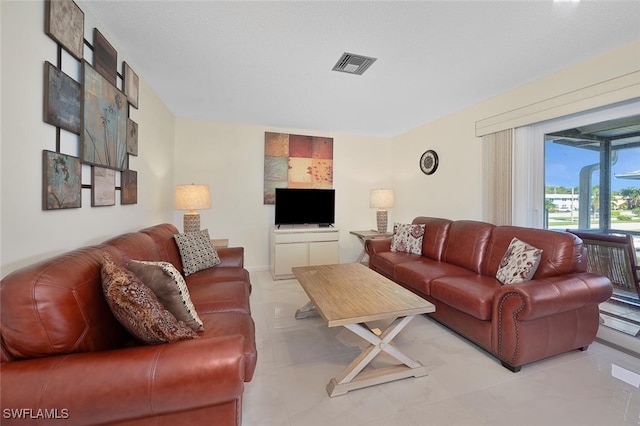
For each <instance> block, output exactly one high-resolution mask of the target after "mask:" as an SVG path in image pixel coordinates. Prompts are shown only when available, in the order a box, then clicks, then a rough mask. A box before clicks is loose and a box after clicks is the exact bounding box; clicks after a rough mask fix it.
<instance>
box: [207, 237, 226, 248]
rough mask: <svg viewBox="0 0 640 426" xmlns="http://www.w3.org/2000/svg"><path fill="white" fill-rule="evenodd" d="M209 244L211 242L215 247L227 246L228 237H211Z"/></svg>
mask: <svg viewBox="0 0 640 426" xmlns="http://www.w3.org/2000/svg"><path fill="white" fill-rule="evenodd" d="M211 244H213V246H214V247H215V248H217V249H218V248H225V247H229V239H228V238H212V239H211Z"/></svg>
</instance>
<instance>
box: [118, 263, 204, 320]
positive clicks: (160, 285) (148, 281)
mask: <svg viewBox="0 0 640 426" xmlns="http://www.w3.org/2000/svg"><path fill="white" fill-rule="evenodd" d="M127 268H128V269H129V270H130V271H131V272H133V273H134V274H135V276H136V277H138V278H140V280H141V281H142V282H143V283H144V284H145V285H146V286H147V287H149V288H150V289H151V290H153V293H154V294H155V295H156V297H157V298H158V300H159V301H160V303H162V305H163V306H164V307H165V309H166V310H168V311H169V312H171V313H172V314H173V315H174V316H175V317H176V319H177V320H178V321H182V322H184V323H185V324H186V325H187V326H188V327H189V328H191V329H192V330H194V331H202V320H201V319H200V317H198V312H197V311H196V308H195V307H194V306H193V303H192V302H191V296H190V295H189V288H188V287H187V283H185V282H184V278H182V275H181V274H180V272H178V270H177V269H176V268H175V267H174V266H173V265H172V264H170V263H169V262H147V261H140V260H132V261H130V262H129V263H128V264H127Z"/></svg>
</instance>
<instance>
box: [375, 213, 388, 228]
mask: <svg viewBox="0 0 640 426" xmlns="http://www.w3.org/2000/svg"><path fill="white" fill-rule="evenodd" d="M376 220H377V222H378V232H380V233H383V232H387V211H386V210H378V211H377V212H376Z"/></svg>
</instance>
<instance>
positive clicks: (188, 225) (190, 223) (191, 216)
mask: <svg viewBox="0 0 640 426" xmlns="http://www.w3.org/2000/svg"><path fill="white" fill-rule="evenodd" d="M182 227H183V228H184V233H185V234H186V233H189V232H198V231H199V230H200V213H197V212H196V213H185V214H184V218H183V222H182Z"/></svg>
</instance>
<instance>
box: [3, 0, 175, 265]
mask: <svg viewBox="0 0 640 426" xmlns="http://www.w3.org/2000/svg"><path fill="white" fill-rule="evenodd" d="M0 8H1V9H0V13H1V15H2V16H1V18H2V34H1V39H2V122H1V128H2V134H1V138H2V139H1V140H0V143H1V180H2V181H1V185H2V186H1V188H2V196H1V203H2V205H1V224H0V236H1V240H2V241H1V252H0V259H1V270H0V273H1V275H2V276H5V275H6V274H7V273H9V272H11V271H12V270H14V269H17V268H18V267H21V266H23V265H26V264H29V263H31V262H33V261H36V260H40V259H43V258H45V257H48V256H51V255H54V254H57V253H60V252H62V251H66V250H69V249H72V248H76V247H79V246H81V245H86V244H93V243H98V242H101V241H103V240H105V239H106V238H108V237H110V236H112V235H115V234H117V233H121V232H125V231H129V230H135V229H139V228H141V227H143V226H147V225H151V224H155V223H159V222H166V221H171V219H172V209H173V199H172V197H173V195H172V187H173V134H174V128H173V127H174V118H173V116H172V115H171V113H170V112H169V111H168V110H167V108H166V106H165V105H164V104H163V103H162V101H161V100H160V99H159V98H158V97H157V95H156V94H155V93H154V92H153V90H152V89H151V88H150V87H149V85H148V84H147V83H146V82H145V80H144V75H140V77H141V80H140V109H139V110H135V109H132V113H131V115H132V119H133V120H135V121H136V122H137V123H138V125H139V141H138V143H139V156H138V157H133V158H132V160H131V165H130V167H131V169H133V170H137V171H138V204H137V205H131V206H120V205H119V204H120V201H119V197H120V194H119V192H118V193H116V206H110V207H91V198H90V195H91V190H89V189H83V190H82V208H79V209H66V210H52V211H43V210H42V151H43V150H45V149H46V150H51V151H55V149H56V143H55V141H56V135H55V128H54V127H53V126H51V125H49V124H46V123H44V122H43V119H42V116H43V113H42V109H43V106H42V105H43V104H42V102H43V93H44V92H43V90H44V89H43V80H44V78H43V72H44V71H43V70H44V65H43V63H44V61H45V60H48V61H49V62H51V63H53V64H55V63H56V54H57V49H56V45H55V43H54V42H53V40H51V39H50V38H49V37H48V36H47V35H46V34H45V33H44V2H43V1H36V2H6V1H2V2H0ZM91 19H92V18H91V16H90V15H88V14H86V13H85V38H87V39H88V40H92V38H93V35H92V31H93V28H94V27H98V28H100V25H99V24H95V23H94V22H92V20H91ZM100 30H101V32H102V33H103V34H104V35H105V36H106V37H107V39H108V38H109V35H108V31H107V30H106V29H103V28H100ZM114 47H115V48H116V50H118V60H119V62H120V63H121V61H123V60H127V62H129V63H130V64H131V65H132V67H133V68H134V70H135V58H134V59H133V60H128V59H127V58H126V55H125V52H124V50H122V48H121V46H114ZM72 62H73V60H71V61H70V63H72ZM63 140H65V142H64V143H63V146H62V149H63V152H64V153H66V154H70V155H76V156H77V155H78V146H79V145H78V143H77V140H78V136H75V135H71V134H67V135H65V136H64V137H63ZM82 173H83V179H82V180H83V183H86V184H89V183H90V182H91V172H90V168H89V167H87V166H84V167H83V172H82ZM117 184H118V182H117Z"/></svg>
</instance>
